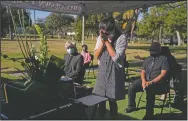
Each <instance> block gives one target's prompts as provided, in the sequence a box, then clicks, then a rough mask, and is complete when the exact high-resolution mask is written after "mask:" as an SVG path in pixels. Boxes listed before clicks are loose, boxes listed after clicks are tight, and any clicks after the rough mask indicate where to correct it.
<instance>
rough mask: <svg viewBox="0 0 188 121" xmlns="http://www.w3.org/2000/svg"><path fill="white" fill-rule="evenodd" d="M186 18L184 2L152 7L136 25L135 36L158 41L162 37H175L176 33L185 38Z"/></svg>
mask: <svg viewBox="0 0 188 121" xmlns="http://www.w3.org/2000/svg"><path fill="white" fill-rule="evenodd" d="M186 16H187V13H186V2H185V1H184V2H176V3H171V4H165V5H161V6H157V7H152V8H150V10H149V11H148V13H147V14H145V15H144V17H143V19H142V20H141V21H140V22H139V23H138V24H137V25H138V30H137V35H139V36H142V37H143V36H145V37H147V38H150V39H152V40H154V39H155V40H158V41H160V40H162V38H163V37H171V36H176V35H178V34H177V33H180V36H181V37H182V38H186V36H187V34H186V26H187V23H186ZM180 36H179V37H178V38H179V39H178V40H179V45H180Z"/></svg>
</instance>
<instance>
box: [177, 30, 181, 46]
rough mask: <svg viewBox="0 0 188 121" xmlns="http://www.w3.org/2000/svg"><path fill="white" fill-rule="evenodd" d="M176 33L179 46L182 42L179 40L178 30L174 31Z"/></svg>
mask: <svg viewBox="0 0 188 121" xmlns="http://www.w3.org/2000/svg"><path fill="white" fill-rule="evenodd" d="M176 34H177V38H178V46H180V45H181V44H182V42H181V37H180V33H179V31H176Z"/></svg>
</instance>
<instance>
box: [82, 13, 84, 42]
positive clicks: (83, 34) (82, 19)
mask: <svg viewBox="0 0 188 121" xmlns="http://www.w3.org/2000/svg"><path fill="white" fill-rule="evenodd" d="M83 44H84V14H83V13H82V45H83Z"/></svg>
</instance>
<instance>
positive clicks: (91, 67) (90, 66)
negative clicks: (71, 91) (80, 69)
mask: <svg viewBox="0 0 188 121" xmlns="http://www.w3.org/2000/svg"><path fill="white" fill-rule="evenodd" d="M90 56H91V62H90V64H89V68H88V73H87V76H89V74H90V71H91V70H92V73H93V76H94V78H95V70H94V67H93V59H94V56H93V55H92V54H90Z"/></svg>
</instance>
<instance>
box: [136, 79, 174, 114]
mask: <svg viewBox="0 0 188 121" xmlns="http://www.w3.org/2000/svg"><path fill="white" fill-rule="evenodd" d="M143 93H144V91H143V92H141V95H140V97H139V100H138V104H137V108H139V104H140V101H143V102H145V101H144V100H142V95H143ZM168 93H169V96H168ZM162 94H164V95H165V98H164V100H162V105H161V114H162V113H163V109H164V106H165V103H166V101H167V96H168V102H169V110H170V113H171V93H170V83H169V81H168V83H167V86H166V89H165V91H164V92H161V93H156V95H162ZM156 100H160V99H156Z"/></svg>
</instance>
